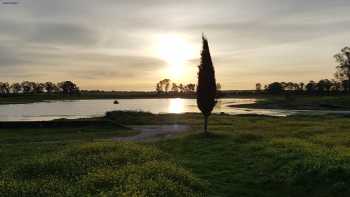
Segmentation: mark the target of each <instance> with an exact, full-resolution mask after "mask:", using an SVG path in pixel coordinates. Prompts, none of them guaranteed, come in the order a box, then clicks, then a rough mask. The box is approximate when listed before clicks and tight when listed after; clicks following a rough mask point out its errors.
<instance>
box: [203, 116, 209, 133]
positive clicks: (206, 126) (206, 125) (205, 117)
mask: <svg viewBox="0 0 350 197" xmlns="http://www.w3.org/2000/svg"><path fill="white" fill-rule="evenodd" d="M204 133H205V134H206V135H208V116H204Z"/></svg>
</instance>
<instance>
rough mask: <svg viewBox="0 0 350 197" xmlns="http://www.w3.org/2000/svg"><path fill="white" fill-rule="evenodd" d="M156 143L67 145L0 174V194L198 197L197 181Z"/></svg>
mask: <svg viewBox="0 0 350 197" xmlns="http://www.w3.org/2000/svg"><path fill="white" fill-rule="evenodd" d="M168 159H169V158H168V156H167V155H165V154H163V153H162V152H160V151H159V150H158V149H156V148H152V147H145V146H142V145H137V144H133V143H90V144H82V145H76V146H70V148H68V149H65V150H63V151H60V152H56V153H51V154H48V155H45V156H42V157H40V158H33V159H32V160H31V161H28V162H19V163H16V164H15V165H14V166H13V167H11V168H10V169H8V171H7V173H6V174H5V175H2V178H1V174H0V178H1V179H0V180H1V181H0V193H1V196H125V197H127V196H145V197H146V196H199V194H200V193H201V192H202V191H203V184H202V183H201V181H200V180H199V179H197V178H195V177H194V176H193V175H192V174H191V173H190V172H188V171H186V170H184V169H183V168H181V167H179V166H178V165H177V164H176V163H174V162H169V161H168Z"/></svg>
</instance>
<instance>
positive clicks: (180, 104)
mask: <svg viewBox="0 0 350 197" xmlns="http://www.w3.org/2000/svg"><path fill="white" fill-rule="evenodd" d="M169 112H170V113H174V114H179V113H183V112H184V101H183V99H180V98H176V99H170V103H169Z"/></svg>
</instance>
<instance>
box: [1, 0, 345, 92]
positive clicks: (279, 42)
mask: <svg viewBox="0 0 350 197" xmlns="http://www.w3.org/2000/svg"><path fill="white" fill-rule="evenodd" d="M349 9H350V2H349V1H348V0H332V1H330V0H308V1H301V0H286V1H280V0H264V1H261V0H248V1H243V0H218V1H212V0H178V1H164V0H147V1H144V0H130V1H121V0H119V1H118V0H116V1H113V0H105V1H89V2H87V1H83V0H60V1H47V0H35V1H34V0H20V4H18V5H16V6H11V7H9V6H7V7H4V6H0V72H1V73H7V76H8V77H7V78H6V79H12V80H22V79H24V78H26V79H28V80H29V79H33V80H34V79H35V80H46V79H48V80H49V79H52V80H61V79H63V78H65V77H69V78H76V79H77V80H80V82H81V83H84V84H88V85H91V84H94V87H100V88H104V87H107V86H108V87H112V84H113V80H114V79H123V81H122V82H123V84H129V85H128V86H127V87H129V88H130V89H133V87H136V86H137V87H138V88H143V89H150V88H153V87H151V86H149V84H150V82H151V81H152V80H153V81H157V80H158V77H159V76H157V74H158V73H157V72H158V71H159V70H162V69H164V67H165V65H166V63H165V62H164V61H162V60H160V59H158V58H156V57H155V56H156V54H152V52H150V51H149V48H150V46H151V45H152V44H154V43H152V41H153V40H152V36H154V35H159V34H165V33H174V34H178V35H185V36H186V38H188V40H189V42H190V44H192V45H194V46H198V47H200V34H201V33H202V32H205V33H206V34H207V35H208V38H209V41H210V46H211V50H212V54H213V58H214V60H215V62H214V63H215V65H216V66H217V67H216V69H217V73H218V74H220V75H223V76H218V78H220V77H222V78H225V81H223V82H222V83H223V84H225V83H227V84H232V83H233V82H232V81H234V77H237V78H239V79H240V80H244V81H247V80H250V81H254V80H252V79H254V76H253V74H251V73H254V72H255V71H257V70H259V69H260V70H261V69H264V70H268V71H269V72H261V73H257V76H259V79H262V80H268V79H269V78H270V75H272V74H273V75H279V76H281V77H283V76H285V77H288V78H289V79H293V78H294V79H295V80H297V79H298V77H299V75H300V70H301V69H304V70H307V71H309V70H317V72H316V71H315V72H314V73H327V72H328V73H330V70H331V68H328V67H327V65H331V61H333V60H332V57H331V56H332V54H333V53H335V52H336V51H337V50H338V49H340V48H341V47H343V46H344V45H346V44H350V43H347V42H349V41H348V40H347V35H349V33H350V15H349V14H348V13H349V12H348V10H349ZM198 54H199V52H198ZM327 56H329V58H328V57H327ZM198 62H199V61H198V59H196V57H193V60H192V61H190V63H191V64H193V65H197V64H198ZM277 65H281V66H280V67H283V66H286V67H290V69H288V70H286V72H284V70H278V69H277V68H279V67H278V66H277ZM237 67H239V68H237ZM293 71H294V72H293ZM235 72H236V73H241V76H238V75H235ZM19 73H21V74H19ZM293 73H294V74H293ZM224 75H225V76H224ZM226 75H227V76H230V75H232V77H226ZM331 75H332V74H330V76H331ZM307 76H308V77H310V78H311V77H314V76H315V75H314V74H312V73H311V71H310V72H307ZM323 76H324V74H323ZM2 77H4V75H3V74H2ZM169 77H170V76H169ZM243 77H245V78H246V79H243ZM128 79H130V80H128ZM106 80H111V81H108V82H107V81H106ZM98 82H99V83H98ZM119 82H120V83H121V81H119ZM251 83H252V84H251V87H254V83H255V82H251ZM84 84H82V86H84ZM106 84H108V85H106ZM135 84H137V85H135ZM140 84H145V86H143V87H142V85H140ZM232 87H234V86H232ZM235 87H236V86H235ZM245 87H246V86H245Z"/></svg>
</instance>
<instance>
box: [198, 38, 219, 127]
mask: <svg viewBox="0 0 350 197" xmlns="http://www.w3.org/2000/svg"><path fill="white" fill-rule="evenodd" d="M202 42H203V49H202V52H201V62H200V65H199V66H198V68H199V71H198V84H197V106H198V108H199V110H200V111H201V112H202V114H203V115H204V131H205V132H207V123H208V117H209V116H210V114H211V112H212V111H213V108H214V106H215V104H216V100H215V98H216V80H215V71H214V66H213V62H212V60H211V56H210V51H209V45H208V40H207V39H206V38H205V37H204V35H203V36H202Z"/></svg>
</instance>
